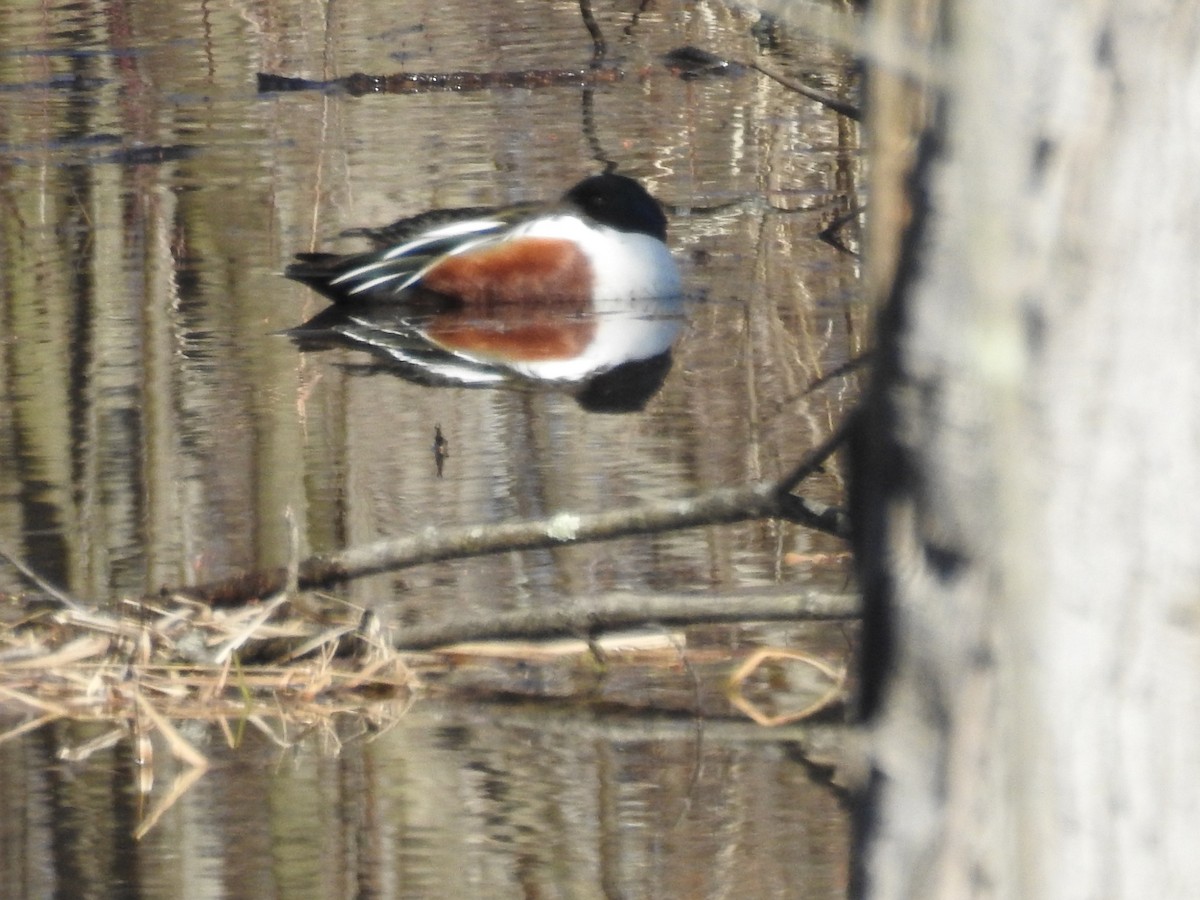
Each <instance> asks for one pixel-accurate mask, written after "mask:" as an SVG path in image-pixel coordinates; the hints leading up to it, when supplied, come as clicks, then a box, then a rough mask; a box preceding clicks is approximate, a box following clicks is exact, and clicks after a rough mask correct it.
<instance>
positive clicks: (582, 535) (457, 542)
mask: <svg viewBox="0 0 1200 900" xmlns="http://www.w3.org/2000/svg"><path fill="white" fill-rule="evenodd" d="M849 427H850V426H849V420H848V419H847V420H844V421H843V422H842V423H840V424H839V425H838V427H837V428H836V429H835V430H834V431H833V433H832V434H831V435H830V436H829V437H828V438H826V439H825V440H824V441H822V442H821V443H820V444H819V445H818V446H816V447H814V448H813V449H812V450H811V451H809V453H807V454H806V455H805V457H804V459H802V460H801V461H800V462H799V463H798V464H797V465H796V467H795V468H794V469H792V471H791V472H789V473H788V474H787V475H785V476H784V477H783V478H781V479H780V480H778V481H770V482H769V481H760V482H757V483H755V484H751V485H748V486H746V487H741V488H717V489H715V490H711V491H708V492H706V493H703V494H700V495H699V496H697V497H692V498H688V499H680V500H664V501H656V502H652V503H644V504H641V505H639V506H634V507H629V508H625V509H618V510H611V511H608V512H601V513H570V512H560V513H556V514H555V515H553V516H550V517H548V518H542V519H526V520H522V521H516V522H500V523H495V524H488V525H463V526H457V527H452V528H435V527H432V526H431V527H429V528H425V529H423V530H422V531H420V532H418V533H417V534H414V535H410V536H407V537H401V538H389V539H387V540H382V541H375V542H373V543H370V544H363V545H361V546H358V547H351V548H349V549H347V550H343V551H341V552H338V553H331V554H319V555H316V556H311V557H309V558H308V559H306V560H303V561H302V562H301V563H300V566H299V577H298V586H299V587H300V589H302V590H311V589H313V588H322V587H329V586H331V585H335V584H340V583H344V582H347V581H351V580H353V579H355V578H361V577H364V576H367V575H377V574H379V573H382V572H391V571H395V570H397V569H405V568H409V567H411V566H417V565H423V564H425V563H431V562H442V561H445V560H450V559H464V558H466V557H472V556H483V555H485V554H490V553H504V552H508V551H512V550H535V549H542V548H546V547H562V546H567V545H569V544H583V543H590V542H593V541H610V540H614V539H616V538H622V537H630V536H633V535H640V534H657V533H659V532H664V531H677V530H680V529H684V528H698V527H701V526H707V525H727V524H732V523H734V522H745V521H749V520H752V519H763V518H772V517H773V518H780V519H786V520H787V521H792V522H796V523H798V524H802V525H805V526H807V527H809V528H814V529H817V530H820V531H824V532H827V533H829V534H833V535H836V536H838V537H847V536H848V535H849V531H850V528H849V523H848V520H847V518H846V515H845V513H844V512H843V511H842V510H840V509H838V508H836V507H831V506H826V505H825V504H821V503H818V502H816V501H812V500H806V499H805V498H803V497H798V496H796V495H794V494H792V493H791V491H792V489H793V488H794V487H795V486H796V485H797V484H799V483H800V482H801V481H802V480H804V479H805V478H807V477H808V476H809V475H811V474H813V473H814V472H817V471H819V470H820V469H821V467H822V465H823V464H824V463H825V461H826V460H827V459H828V458H829V457H830V456H831V455H832V454H833V453H834V451H836V450H837V448H838V447H839V446H840V444H841V443H842V441H843V440H844V439H845V436H846V433H847V431H848V429H849ZM286 582H287V573H286V571H285V570H284V569H283V568H279V569H274V570H267V571H259V572H251V573H247V574H243V575H236V576H233V577H231V578H226V579H223V580H221V581H217V582H211V583H209V584H206V585H199V586H195V587H190V588H185V589H181V590H178V591H175V592H174V593H182V594H184V595H186V596H189V597H192V598H194V599H197V600H200V601H203V602H205V603H209V604H211V605H214V606H226V605H234V604H237V603H243V602H245V601H246V600H249V599H251V598H254V597H263V596H266V595H268V594H272V593H275V592H276V591H280V590H283V589H284V587H285V586H286Z"/></svg>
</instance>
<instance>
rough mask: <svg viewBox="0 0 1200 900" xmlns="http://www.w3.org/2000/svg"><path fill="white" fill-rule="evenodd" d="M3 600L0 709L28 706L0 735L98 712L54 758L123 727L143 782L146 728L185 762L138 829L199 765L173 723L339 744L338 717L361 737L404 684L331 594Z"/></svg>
mask: <svg viewBox="0 0 1200 900" xmlns="http://www.w3.org/2000/svg"><path fill="white" fill-rule="evenodd" d="M10 602H12V603H14V604H19V605H14V606H10V607H9V610H8V612H9V615H7V616H5V617H4V619H5V621H4V622H3V623H2V624H0V713H3V714H5V718H9V719H11V718H15V717H18V716H24V717H28V718H26V719H25V721H23V722H21V724H19V725H17V726H15V727H12V728H10V729H9V730H7V731H5V732H3V733H0V742H4V741H7V740H12V739H13V738H16V737H18V736H20V735H22V734H25V733H27V732H30V731H33V730H36V729H38V728H41V727H42V726H44V725H47V724H49V723H51V722H55V721H58V720H72V721H91V722H97V721H100V722H110V723H112V725H113V728H112V729H110V730H109V731H107V732H105V733H103V734H102V735H101V736H100V737H99V738H96V739H94V740H91V741H88V742H87V744H85V745H80V746H78V747H73V748H69V749H67V750H64V751H63V754H62V755H63V757H64V758H68V759H72V760H84V759H87V758H88V757H89V756H90V755H91V754H93V753H95V752H96V751H97V750H100V749H103V748H105V747H110V746H112V745H113V744H114V743H116V742H117V741H119V740H121V739H122V738H125V737H129V738H130V739H131V740H132V741H133V745H134V747H135V757H136V761H137V763H138V764H139V766H140V767H141V768H142V769H143V771H144V773H145V775H144V777H143V779H142V781H143V785H142V786H143V788H144V792H145V793H146V794H149V791H150V789H151V786H152V784H153V748H154V744H153V743H152V742H151V740H150V736H151V735H152V734H156V735H158V736H159V738H160V740H159V742H158V743H160V744H165V746H166V747H167V749H168V750H169V752H170V755H171V756H172V757H174V758H175V759H176V760H178V761H179V762H180V763H181V764H182V765H183V766H184V769H183V771H182V772H181V773H180V775H179V776H178V777H177V778H176V780H175V783H174V784H173V785H172V786H171V788H170V789H169V790H168V791H167V793H166V794H165V795H164V796H162V797H160V798H159V799H158V801H157V802H156V803H155V804H154V805H153V806H151V807H150V809H149V810H148V811H147V813H146V815H145V817H144V818H143V821H142V824H141V826H140V827H139V829H138V833H137V836H138V837H141V836H142V835H144V834H145V833H146V831H148V830H149V829H150V828H152V827H153V825H154V823H155V822H157V820H158V817H159V816H161V815H162V813H163V812H165V810H166V809H167V808H169V807H170V805H171V804H173V803H174V802H175V800H176V799H178V797H179V796H181V795H182V794H183V792H184V791H186V790H187V788H188V787H190V786H191V784H193V783H194V782H195V781H196V780H197V779H198V778H199V777H200V776H201V775H202V774H203V773H204V771H205V770H206V769H207V768H208V760H207V758H206V757H205V756H204V754H203V753H202V752H201V751H199V750H197V749H196V748H195V747H194V746H193V745H192V744H191V743H190V742H188V741H187V740H186V739H185V738H184V737H183V736H182V735H181V734H180V732H179V731H178V729H176V728H175V726H174V725H173V724H172V721H180V720H185V719H192V720H204V721H207V722H211V723H216V724H218V725H219V726H220V729H221V731H222V733H223V735H224V737H225V739H226V741H227V742H228V743H229V744H230V745H231V746H236V745H237V744H238V743H239V742H240V738H241V735H242V733H243V731H244V729H245V727H246V726H247V725H249V726H251V727H253V728H255V729H257V730H259V731H261V732H263V733H264V734H266V735H268V736H269V737H270V738H271V740H273V741H275V742H276V743H278V744H279V745H280V746H282V747H288V746H292V745H293V744H294V743H295V742H296V741H298V740H299V739H300V738H302V737H308V736H311V735H312V734H313V733H314V732H317V733H319V734H320V735H321V736H323V737H324V738H325V739H326V741H327V742H328V741H331V740H332V741H334V742H336V744H340V743H341V741H342V740H343V737H342V735H344V734H345V733H346V728H345V727H344V726H345V721H346V719H348V718H357V719H358V720H359V729H358V733H359V734H362V735H366V734H372V733H378V732H379V731H381V730H383V729H386V728H387V727H389V726H390V725H392V724H394V723H395V722H396V721H397V720H398V719H399V717H400V716H401V715H402V714H403V711H404V709H405V708H406V706H407V702H408V700H409V698H410V696H411V692H412V688H413V687H414V679H413V677H412V675H411V673H410V672H409V670H408V668H407V667H406V666H405V664H404V662H403V660H402V659H401V657H400V656H399V654H398V653H397V652H396V651H395V650H394V649H393V648H392V647H391V646H390V645H389V644H388V643H387V642H386V641H385V640H383V639H382V637H381V635H380V634H379V629H378V626H377V624H376V620H375V619H374V617H373V616H372V615H370V614H363V613H362V611H360V610H355V609H353V608H352V607H350V606H349V605H347V604H341V605H340V606H338V605H336V604H337V601H333V600H329V601H328V602H326V603H325V604H324V605H323V606H321V607H320V608H319V609H309V608H305V607H302V606H301V605H300V604H298V603H296V602H293V600H292V598H291V595H287V594H280V595H277V596H275V597H273V598H269V599H267V600H266V601H264V602H261V603H252V604H248V605H246V606H243V607H238V608H237V609H233V610H214V609H212V608H210V607H208V606H206V605H204V604H200V603H196V602H194V601H192V600H189V599H187V598H184V597H180V596H171V597H164V598H156V599H153V600H152V599H142V600H126V601H124V602H123V603H122V605H121V608H120V610H119V612H117V613H107V612H101V611H99V610H95V609H88V608H85V607H83V606H81V605H79V604H72V605H71V606H67V607H64V606H62V605H60V604H55V605H54V606H50V607H48V606H45V605H42V606H41V607H40V608H39V607H38V605H37V604H32V605H31V604H30V603H29V602H28V601H27V600H26V599H25V598H11V599H10ZM15 610H20V613H19V615H16V616H13V615H12V613H13V612H14V611H15ZM31 714H32V715H31ZM231 723H232V724H231ZM333 749H334V751H335V752H336V749H337V747H336V746H335V747H334V748H333Z"/></svg>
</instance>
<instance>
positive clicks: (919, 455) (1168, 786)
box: [854, 0, 1200, 900]
mask: <svg viewBox="0 0 1200 900" xmlns="http://www.w3.org/2000/svg"><path fill="white" fill-rule="evenodd" d="M895 5H897V4H889V3H887V2H883V3H880V4H878V5H877V6H875V7H874V9H875V13H876V15H880V16H887V15H889V11H890V10H891V8H892V7H893V6H895ZM899 5H901V6H904V7H905V8H906V9H907V10H909V11H910V12H911V9H912V8H913V7H914V6H917V5H920V4H919V3H917V2H908V3H900V4H899ZM937 22H938V24H939V25H940V27H939V28H938V30H937V35H938V37H937V39H936V40H935V41H934V42H933V45H932V48H931V53H932V58H933V59H934V61H935V62H936V64H937V65H936V66H935V71H936V72H937V76H936V77H937V83H935V84H932V85H928V86H927V87H928V94H927V96H928V99H929V100H930V102H931V114H930V120H929V127H928V129H927V130H926V131H925V133H924V134H923V135H922V137H921V141H920V143H919V150H918V152H917V154H916V157H915V162H914V165H913V169H912V172H911V183H912V184H913V185H914V188H913V190H912V191H911V193H910V195H909V201H910V203H911V221H910V222H909V223H908V227H907V229H906V230H905V232H904V238H903V240H902V241H900V242H899V243H898V244H896V245H895V246H896V247H897V248H898V249H897V251H896V253H895V254H889V253H887V252H884V253H883V254H881V257H882V258H883V260H884V261H885V262H888V263H894V266H893V267H892V270H891V271H890V272H888V273H887V276H886V279H877V282H876V283H882V282H883V281H884V280H886V282H887V283H888V284H889V286H890V296H889V297H888V300H887V309H886V312H885V313H884V315H883V318H882V321H881V335H880V351H879V356H878V360H879V368H878V371H877V378H876V382H875V384H874V386H873V388H872V393H871V397H870V399H869V401H868V404H867V407H866V411H865V413H864V416H863V419H862V423H861V430H860V432H859V435H858V440H857V451H856V453H855V460H856V462H855V467H856V479H855V484H856V487H855V499H854V510H855V512H856V513H857V518H856V520H855V529H856V533H857V534H856V542H857V544H858V548H857V549H858V553H859V559H860V568H861V573H862V582H863V587H864V591H865V593H866V601H867V610H868V612H867V617H866V622H865V628H866V634H865V636H864V647H865V649H866V658H865V660H864V662H865V666H866V671H865V672H864V684H865V688H864V707H865V712H866V713H867V715H868V725H869V743H870V764H871V775H870V778H869V781H868V788H867V790H866V796H865V798H864V802H863V804H862V806H861V807H860V822H859V824H860V829H859V839H860V843H859V845H858V851H857V856H856V870H857V875H856V893H857V894H859V895H861V896H867V897H872V898H881V897H914V898H917V897H919V898H938V897H944V898H955V900H959V898H964V897H1006V898H1022V900H1028V898H1056V900H1058V898H1072V897H1080V898H1085V897H1086V898H1092V897H1138V898H1141V897H1195V896H1200V854H1198V853H1197V852H1196V849H1195V841H1196V836H1197V835H1198V834H1200V778H1197V773H1198V772H1200V715H1198V714H1197V711H1198V710H1200V548H1198V547H1197V535H1200V503H1198V502H1197V501H1198V499H1200V365H1198V363H1197V361H1198V360H1200V303H1198V302H1197V299H1196V297H1195V286H1196V285H1197V284H1200V215H1198V213H1200V192H1198V190H1197V186H1196V185H1197V165H1196V162H1197V159H1196V157H1197V151H1198V148H1200V14H1198V13H1197V11H1196V7H1195V5H1194V4H1190V3H1184V2H1165V0H1113V2H1109V3H1106V4H1087V3H1083V2H1079V0H1066V2H1060V3H1044V2H1041V0H1015V2H1013V3H1008V4H984V3H981V2H978V0H945V3H944V5H943V8H942V9H941V11H940V13H939V15H938V19H937ZM887 27H888V26H886V25H885V26H882V29H883V30H885V31H886V30H887ZM887 83H888V79H887V78H886V75H884V74H882V73H881V74H879V75H878V76H877V78H876V81H875V83H874V93H873V98H872V99H873V101H874V102H873V104H872V109H871V115H872V116H873V117H877V116H887V115H888V114H889V111H888V110H886V109H883V108H882V107H881V106H880V105H879V99H880V97H881V92H882V91H883V90H886V89H887V88H886V85H887ZM892 87H894V82H893V83H892ZM876 133H877V134H879V135H886V134H887V133H888V126H887V125H886V123H885V124H881V125H879V126H877V131H876ZM876 149H877V150H880V148H876ZM893 150H894V148H893ZM880 152H887V148H883V149H882V150H881V151H880ZM893 169H895V167H889V171H892V170H893ZM896 184H898V182H896V183H894V184H893V185H892V186H891V189H892V191H893V195H894V193H895V188H896ZM885 190H886V189H885ZM885 250H886V248H885Z"/></svg>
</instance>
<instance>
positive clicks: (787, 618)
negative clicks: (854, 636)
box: [395, 588, 858, 650]
mask: <svg viewBox="0 0 1200 900" xmlns="http://www.w3.org/2000/svg"><path fill="white" fill-rule="evenodd" d="M857 615H858V598H857V596H856V595H854V594H850V593H845V594H832V593H826V592H824V591H818V590H812V589H806V588H804V589H798V590H791V589H789V590H788V591H787V592H786V593H785V592H782V591H781V592H778V593H763V592H757V593H742V592H738V593H726V594H646V595H641V594H631V593H609V594H599V595H593V596H590V597H579V598H576V599H574V600H570V601H567V602H565V603H557V604H554V605H551V606H539V607H536V608H532V609H522V610H516V611H513V612H506V613H496V614H491V615H489V616H488V617H487V618H486V619H480V617H479V616H478V615H477V614H469V615H464V616H462V617H460V618H449V619H447V620H445V621H442V622H435V623H430V624H428V625H418V626H413V627H409V628H402V629H400V631H399V632H398V633H397V635H396V638H395V645H396V647H398V648H399V649H402V650H420V649H425V648H428V647H440V646H444V645H446V644H453V643H457V642H460V641H472V640H483V639H487V640H509V639H512V638H530V639H532V638H545V637H553V636H562V635H578V636H589V637H590V636H591V635H593V634H594V633H596V632H599V631H609V630H612V629H616V628H628V627H633V626H639V625H645V624H646V623H649V622H653V623H655V624H658V625H692V624H697V623H701V622H704V623H713V624H717V623H722V622H747V621H754V622H771V621H783V622H796V621H822V620H826V621H827V620H836V619H849V618H853V617H855V616H857Z"/></svg>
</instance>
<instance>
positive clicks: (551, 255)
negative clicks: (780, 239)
mask: <svg viewBox="0 0 1200 900" xmlns="http://www.w3.org/2000/svg"><path fill="white" fill-rule="evenodd" d="M350 234H357V235H360V236H364V237H367V238H368V239H370V240H372V242H374V243H376V244H380V243H385V244H386V245H385V246H383V247H377V248H376V249H374V250H372V251H369V252H366V253H359V254H349V255H340V254H330V253H301V254H298V255H297V257H296V260H295V261H294V262H293V263H292V264H291V265H289V266H288V267H287V269H286V271H285V272H284V274H285V275H286V276H287V277H288V278H291V279H293V280H294V281H299V282H301V283H303V284H306V285H308V286H309V287H311V288H313V289H314V290H316V291H317V292H318V293H320V294H322V295H323V296H325V297H326V298H328V299H330V300H332V301H333V302H335V303H349V304H364V303H372V302H396V301H399V300H409V301H412V300H414V299H423V300H430V299H437V298H440V299H442V300H444V301H447V302H449V303H457V304H461V305H464V306H470V305H485V306H498V305H505V304H513V303H515V304H521V305H526V306H528V305H537V304H549V305H556V306H561V305H564V304H575V305H577V306H582V305H585V304H589V303H596V302H605V301H620V300H629V299H634V298H645V297H673V296H678V295H679V294H680V292H681V285H680V277H679V270H678V267H677V266H676V264H675V261H674V259H673V257H672V256H671V253H670V251H669V250H668V249H667V244H666V240H667V218H666V215H665V214H664V212H663V208H662V206H661V205H660V204H659V203H658V201H657V200H655V199H654V198H653V197H652V196H651V195H650V194H649V192H647V191H646V189H645V188H644V187H642V186H641V185H640V184H639V183H638V182H637V181H635V180H634V179H632V178H629V177H627V176H625V175H618V174H616V173H615V172H607V173H604V174H600V175H592V176H590V177H588V178H584V179H583V180H582V181H580V182H579V183H577V184H576V185H574V186H573V187H572V188H570V189H569V190H568V191H566V192H565V193H564V194H563V195H562V197H561V198H560V199H559V200H557V201H556V202H552V203H548V204H531V203H520V204H516V205H513V206H508V207H503V208H499V209H488V208H486V207H462V208H458V209H444V210H432V211H429V212H425V213H421V214H419V215H416V216H412V217H409V218H406V219H401V220H400V221H398V222H395V223H393V224H391V225H389V226H386V227H385V228H382V229H374V230H372V229H360V230H358V231H356V232H350Z"/></svg>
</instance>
